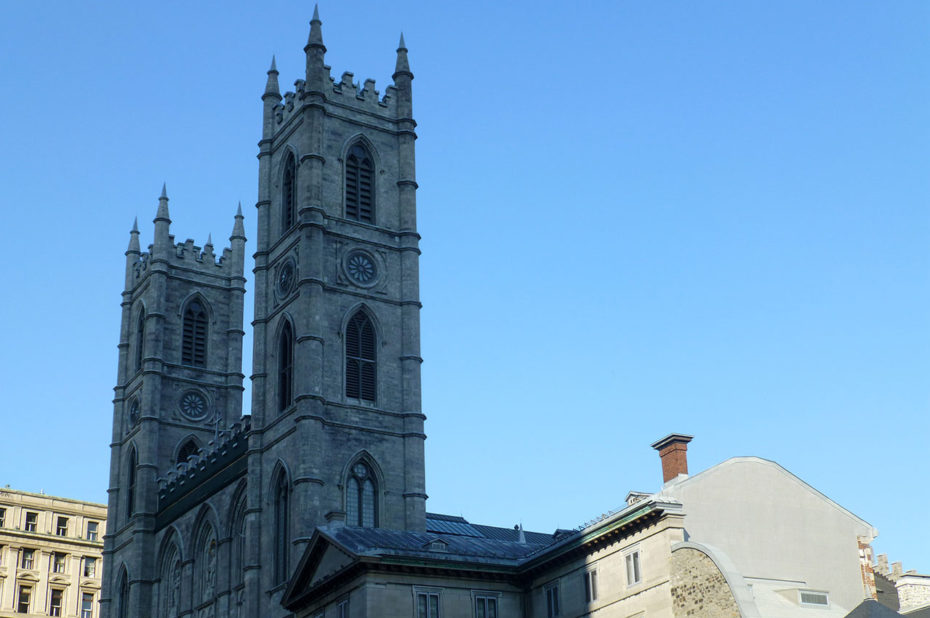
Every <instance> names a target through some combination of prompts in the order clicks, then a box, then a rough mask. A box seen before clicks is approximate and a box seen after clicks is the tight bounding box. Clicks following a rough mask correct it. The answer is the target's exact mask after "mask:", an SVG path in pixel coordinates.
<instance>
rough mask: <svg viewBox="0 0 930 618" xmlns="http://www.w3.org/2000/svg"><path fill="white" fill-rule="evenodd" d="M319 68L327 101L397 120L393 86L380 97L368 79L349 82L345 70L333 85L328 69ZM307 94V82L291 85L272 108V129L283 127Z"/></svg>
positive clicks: (300, 80)
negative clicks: (290, 89) (273, 123)
mask: <svg viewBox="0 0 930 618" xmlns="http://www.w3.org/2000/svg"><path fill="white" fill-rule="evenodd" d="M323 68H324V70H325V71H326V74H325V79H324V83H328V84H329V87H328V88H327V89H326V92H325V95H326V98H327V100H328V101H331V102H333V103H338V104H341V105H344V106H348V107H352V108H354V109H358V110H362V111H366V112H369V113H372V114H377V115H379V116H384V117H387V118H389V119H396V118H397V95H396V92H397V88H395V87H394V85H393V84H392V85H390V86H388V87H387V88H385V92H384V96H383V97H382V96H381V95H380V93H379V92H378V90H376V89H375V80H373V79H371V78H369V79H366V80H365V81H364V82H356V81H353V78H354V77H355V74H354V73H352V72H351V71H345V72H343V74H342V78H341V79H340V80H339V81H338V82H337V81H336V80H335V79H334V78H333V77H332V75H331V74H330V71H331V70H332V69H331V67H329V66H324V67H323ZM307 92H308V91H307V82H306V81H305V80H303V79H298V80H297V81H295V82H294V90H293V91H288V92H285V93H284V97H283V99H282V102H281V103H278V104H277V105H275V106H274V108H273V109H274V118H275V126H276V127H280V126H283V125H285V124H287V123H288V122H289V121H290V120H291V118H293V116H294V114H295V112H299V111H300V109H301V108H302V107H303V106H302V104H301V101H303V100H304V99H305V98H306V96H307Z"/></svg>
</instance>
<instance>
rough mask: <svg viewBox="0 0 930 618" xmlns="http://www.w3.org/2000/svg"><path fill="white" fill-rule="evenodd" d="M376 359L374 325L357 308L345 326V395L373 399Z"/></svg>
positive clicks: (375, 381) (363, 312) (375, 385)
mask: <svg viewBox="0 0 930 618" xmlns="http://www.w3.org/2000/svg"><path fill="white" fill-rule="evenodd" d="M377 360H378V359H377V352H376V345H375V326H374V324H372V323H371V318H369V317H368V314H367V313H365V311H363V310H361V309H359V310H358V311H357V312H356V313H355V315H353V316H352V319H350V320H349V324H348V326H347V327H346V397H354V398H356V399H364V400H366V401H374V400H375V394H376V392H377V377H378V376H377V373H378V372H377Z"/></svg>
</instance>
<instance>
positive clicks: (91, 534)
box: [87, 521, 97, 541]
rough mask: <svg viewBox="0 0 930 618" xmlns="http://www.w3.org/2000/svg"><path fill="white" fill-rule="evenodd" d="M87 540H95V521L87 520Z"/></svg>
mask: <svg viewBox="0 0 930 618" xmlns="http://www.w3.org/2000/svg"><path fill="white" fill-rule="evenodd" d="M87 540H88V541H96V540H97V522H95V521H89V522H87Z"/></svg>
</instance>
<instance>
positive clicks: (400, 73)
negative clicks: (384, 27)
mask: <svg viewBox="0 0 930 618" xmlns="http://www.w3.org/2000/svg"><path fill="white" fill-rule="evenodd" d="M392 77H393V78H394V87H395V88H397V116H398V118H408V119H410V120H412V119H413V87H412V84H411V82H412V81H413V73H411V72H410V62H409V61H408V60H407V45H406V43H404V33H403V32H401V33H400V42H399V43H398V44H397V62H396V64H395V65H394V75H392ZM414 126H415V125H414Z"/></svg>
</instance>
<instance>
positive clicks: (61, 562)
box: [52, 552, 65, 573]
mask: <svg viewBox="0 0 930 618" xmlns="http://www.w3.org/2000/svg"><path fill="white" fill-rule="evenodd" d="M64 572H65V555H64V554H61V553H58V552H55V553H54V554H52V573H64Z"/></svg>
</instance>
